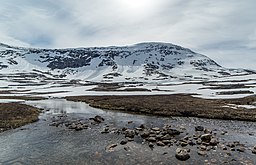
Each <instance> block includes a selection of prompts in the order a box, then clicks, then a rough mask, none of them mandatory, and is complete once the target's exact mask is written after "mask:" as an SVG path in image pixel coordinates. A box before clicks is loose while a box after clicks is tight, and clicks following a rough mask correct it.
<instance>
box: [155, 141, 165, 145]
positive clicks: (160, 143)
mask: <svg viewBox="0 0 256 165" xmlns="http://www.w3.org/2000/svg"><path fill="white" fill-rule="evenodd" d="M156 145H158V146H165V144H164V143H163V142H161V141H158V142H157V143H156Z"/></svg>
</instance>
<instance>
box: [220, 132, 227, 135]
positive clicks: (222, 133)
mask: <svg viewBox="0 0 256 165" xmlns="http://www.w3.org/2000/svg"><path fill="white" fill-rule="evenodd" d="M227 133H228V132H227V131H221V133H220V134H221V135H226V134H227Z"/></svg>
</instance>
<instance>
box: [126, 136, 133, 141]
mask: <svg viewBox="0 0 256 165" xmlns="http://www.w3.org/2000/svg"><path fill="white" fill-rule="evenodd" d="M126 140H127V141H129V142H131V141H133V140H134V139H133V138H130V137H126Z"/></svg>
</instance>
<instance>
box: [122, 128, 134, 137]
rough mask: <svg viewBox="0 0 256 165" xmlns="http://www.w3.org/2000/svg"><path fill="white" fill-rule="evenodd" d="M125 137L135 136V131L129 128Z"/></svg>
mask: <svg viewBox="0 0 256 165" xmlns="http://www.w3.org/2000/svg"><path fill="white" fill-rule="evenodd" d="M124 135H125V137H129V138H134V136H135V131H134V130H130V129H127V130H126V131H125V133H124Z"/></svg>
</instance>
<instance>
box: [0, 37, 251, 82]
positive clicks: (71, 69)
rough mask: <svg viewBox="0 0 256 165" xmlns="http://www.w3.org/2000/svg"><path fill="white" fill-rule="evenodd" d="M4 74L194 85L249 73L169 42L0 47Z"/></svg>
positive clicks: (0, 65) (1, 66)
mask: <svg viewBox="0 0 256 165" xmlns="http://www.w3.org/2000/svg"><path fill="white" fill-rule="evenodd" d="M0 72H1V75H2V77H3V76H4V75H9V76H10V75H12V76H15V75H22V76H23V77H26V76H27V77H30V78H33V77H34V78H37V79H49V78H65V79H81V80H86V81H95V82H120V81H146V82H151V81H161V82H164V81H170V80H172V79H180V80H195V79H201V80H202V79H211V78H217V77H224V76H233V75H246V74H253V73H254V72H252V71H248V70H243V69H226V68H223V67H221V66H220V65H218V64H217V63H216V62H215V61H213V60H212V59H210V58H208V57H206V56H204V55H201V54H198V53H195V52H193V51H191V50H190V49H186V48H183V47H180V46H177V45H173V44H169V43H154V42H152V43H140V44H136V45H133V46H125V47H91V48H76V49H32V48H20V47H12V46H8V45H5V44H0Z"/></svg>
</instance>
